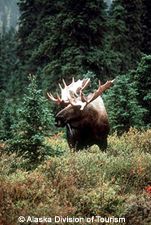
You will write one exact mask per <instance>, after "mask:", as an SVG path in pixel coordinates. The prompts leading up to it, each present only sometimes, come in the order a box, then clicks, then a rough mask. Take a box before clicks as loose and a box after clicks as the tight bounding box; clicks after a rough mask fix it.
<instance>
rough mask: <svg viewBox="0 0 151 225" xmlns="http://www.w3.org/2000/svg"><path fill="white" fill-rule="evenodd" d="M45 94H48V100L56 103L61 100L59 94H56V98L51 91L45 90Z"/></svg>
mask: <svg viewBox="0 0 151 225" xmlns="http://www.w3.org/2000/svg"><path fill="white" fill-rule="evenodd" d="M47 96H48V98H49V99H50V100H52V101H54V102H56V103H57V104H60V103H61V102H62V100H61V98H60V96H59V94H57V98H55V97H54V96H53V95H52V94H51V93H48V92H47Z"/></svg>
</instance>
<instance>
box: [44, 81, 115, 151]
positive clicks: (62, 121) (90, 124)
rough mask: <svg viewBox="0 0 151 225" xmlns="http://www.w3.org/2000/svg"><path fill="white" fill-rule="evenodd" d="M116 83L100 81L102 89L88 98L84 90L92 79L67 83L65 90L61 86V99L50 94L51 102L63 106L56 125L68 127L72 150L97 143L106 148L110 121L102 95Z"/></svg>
mask: <svg viewBox="0 0 151 225" xmlns="http://www.w3.org/2000/svg"><path fill="white" fill-rule="evenodd" d="M113 82H114V80H112V81H107V82H106V83H105V84H104V85H101V83H100V82H99V87H98V89H97V90H96V91H95V92H94V93H90V94H89V95H88V96H86V95H85V94H84V93H83V90H84V89H85V88H86V87H87V86H88V85H89V83H90V79H84V80H78V81H76V82H75V81H74V79H73V80H72V83H71V84H70V85H66V83H65V81H64V80H63V83H64V88H62V87H61V85H60V84H59V87H60V89H61V97H60V96H59V95H57V98H55V97H53V95H52V94H51V93H47V95H48V97H49V99H51V100H52V101H54V102H56V103H57V104H59V105H61V106H62V107H63V109H62V110H61V111H60V112H58V114H57V115H56V118H55V120H56V126H58V127H65V126H66V129H67V141H68V144H69V146H70V148H74V149H76V150H79V149H83V148H87V147H89V146H92V145H94V144H96V145H98V146H99V148H100V149H102V150H105V149H106V147H107V136H108V133H109V121H108V116H107V112H106V109H105V106H104V103H103V100H102V98H101V96H100V95H101V94H102V93H103V92H104V91H105V90H106V89H109V88H110V87H111V85H112V83H113Z"/></svg>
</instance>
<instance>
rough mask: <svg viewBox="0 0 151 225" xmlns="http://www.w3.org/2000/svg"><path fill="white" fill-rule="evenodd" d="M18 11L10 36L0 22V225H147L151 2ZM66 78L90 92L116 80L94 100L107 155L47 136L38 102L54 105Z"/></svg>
mask: <svg viewBox="0 0 151 225" xmlns="http://www.w3.org/2000/svg"><path fill="white" fill-rule="evenodd" d="M6 2H7V1H6ZM12 2H13V1H12ZM2 3H3V4H2V6H3V7H4V4H5V3H4V1H2ZM8 5H9V4H8V2H7V6H8ZM17 5H18V8H19V13H20V16H19V19H18V24H17V27H18V28H17V29H16V28H13V27H10V28H9V29H5V27H4V26H3V27H1V21H0V28H1V29H0V30H1V34H0V157H1V160H0V166H1V168H2V173H1V175H0V182H1V183H2V185H1V187H0V193H2V196H1V197H0V209H1V213H0V224H2V225H10V224H12V225H16V224H20V223H17V218H18V217H19V216H24V218H25V221H27V223H26V224H32V222H34V221H32V220H33V218H37V217H38V216H39V218H40V217H42V216H47V217H48V216H51V218H54V217H55V216H56V215H61V216H63V217H64V218H65V217H66V216H70V217H75V218H78V217H84V218H89V217H92V216H94V217H95V216H99V215H101V216H102V217H104V218H107V217H113V216H114V217H120V216H121V217H123V218H126V222H125V223H124V224H126V225H129V224H134V225H135V224H136V225H149V224H150V222H151V220H150V219H149V218H151V206H150V205H151V201H150V196H151V179H150V178H151V1H150V0H114V1H112V3H111V1H104V0H79V1H77V0H76V1H75V0H55V1H54V0H51V1H50V0H42V1H40V0H18V2H17ZM13 7H14V6H13ZM4 9H6V8H5V7H4ZM16 14H17V15H18V13H16ZM8 17H9V16H8ZM0 18H1V14H0ZM5 22H6V21H5ZM13 23H14V22H13ZM6 24H7V23H6ZM3 25H4V24H3ZM73 77H74V78H75V80H78V79H84V78H90V80H91V86H90V87H89V91H91V92H93V91H94V89H97V87H98V81H99V80H100V81H101V83H105V82H106V81H107V80H112V79H115V81H114V85H113V86H112V87H111V88H110V89H109V90H107V91H106V92H105V93H104V94H103V95H102V98H103V100H104V103H105V106H106V109H107V112H108V116H109V121H110V135H109V146H108V148H107V152H100V150H98V149H97V147H96V146H93V147H92V148H90V149H88V150H84V151H79V152H74V151H72V150H70V149H69V147H68V146H67V142H66V133H65V129H62V128H59V129H58V128H56V127H55V122H54V117H55V114H56V113H57V112H58V107H57V106H56V105H55V104H54V103H53V102H51V101H48V99H47V95H46V93H47V92H51V93H53V94H54V96H57V93H59V86H58V84H59V83H62V80H63V79H64V80H65V81H66V83H67V84H69V83H71V81H72V78H73ZM8 186H9V187H10V188H8ZM0 195H1V194H0ZM138 195H139V196H141V198H140V199H139V198H138V197H137V196H138ZM34 209H35V210H34ZM6 212H7V213H6ZM50 213H51V215H50ZM27 215H28V216H29V215H31V216H33V218H28V217H27ZM28 219H29V220H28ZM112 222H113V221H112ZM43 224H47V223H43ZM54 224H55V223H54ZM59 224H60V225H61V224H69V223H68V222H60V223H59ZM70 224H80V223H76V222H75V223H74V222H73V223H70ZM96 224H100V223H97V222H96ZM104 224H108V223H105V222H104ZM110 224H112V223H110ZM119 224H123V223H119Z"/></svg>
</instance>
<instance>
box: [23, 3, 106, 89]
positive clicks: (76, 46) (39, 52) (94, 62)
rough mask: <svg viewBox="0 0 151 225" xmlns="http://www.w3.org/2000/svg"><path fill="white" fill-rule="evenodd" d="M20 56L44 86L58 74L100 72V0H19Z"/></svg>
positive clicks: (102, 31) (102, 7)
mask: <svg viewBox="0 0 151 225" xmlns="http://www.w3.org/2000/svg"><path fill="white" fill-rule="evenodd" d="M19 6H20V10H21V18H20V28H19V40H20V45H19V47H20V50H19V55H20V58H21V59H22V60H23V61H24V63H25V65H26V67H27V68H26V69H27V70H28V72H32V73H33V72H34V73H35V72H38V73H39V74H43V79H42V80H44V87H46V86H48V84H49V85H50V86H51V87H54V86H55V84H56V82H58V81H59V80H60V79H61V78H62V77H64V78H65V79H67V80H68V79H71V77H72V76H73V75H74V76H78V75H81V74H82V73H86V72H87V71H88V70H90V71H93V72H94V73H96V74H97V76H98V77H100V76H101V75H102V76H103V74H102V54H103V51H102V49H103V40H104V34H105V31H106V11H105V7H106V5H105V3H104V1H103V0H97V1H94V0H93V1H92V0H91V1H90V0H86V1H83V0H80V1H75V0H72V1H71V0H66V1H60V0H57V1H48V0H46V1H38V0H36V1H29V0H25V1H20V3H19Z"/></svg>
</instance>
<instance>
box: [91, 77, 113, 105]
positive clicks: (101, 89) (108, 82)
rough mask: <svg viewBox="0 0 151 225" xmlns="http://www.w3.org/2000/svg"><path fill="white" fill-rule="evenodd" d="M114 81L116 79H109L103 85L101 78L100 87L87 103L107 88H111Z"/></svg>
mask: <svg viewBox="0 0 151 225" xmlns="http://www.w3.org/2000/svg"><path fill="white" fill-rule="evenodd" d="M114 81H115V79H114V80H109V81H107V82H106V83H105V84H103V85H101V81H100V80H99V88H98V90H96V91H95V92H94V93H93V95H92V97H91V98H90V99H89V100H88V101H87V104H89V103H90V102H92V101H93V100H95V99H96V98H97V97H99V96H100V95H101V94H102V93H103V92H104V91H105V90H107V89H109V88H110V87H111V85H112V84H113V82H114Z"/></svg>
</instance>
